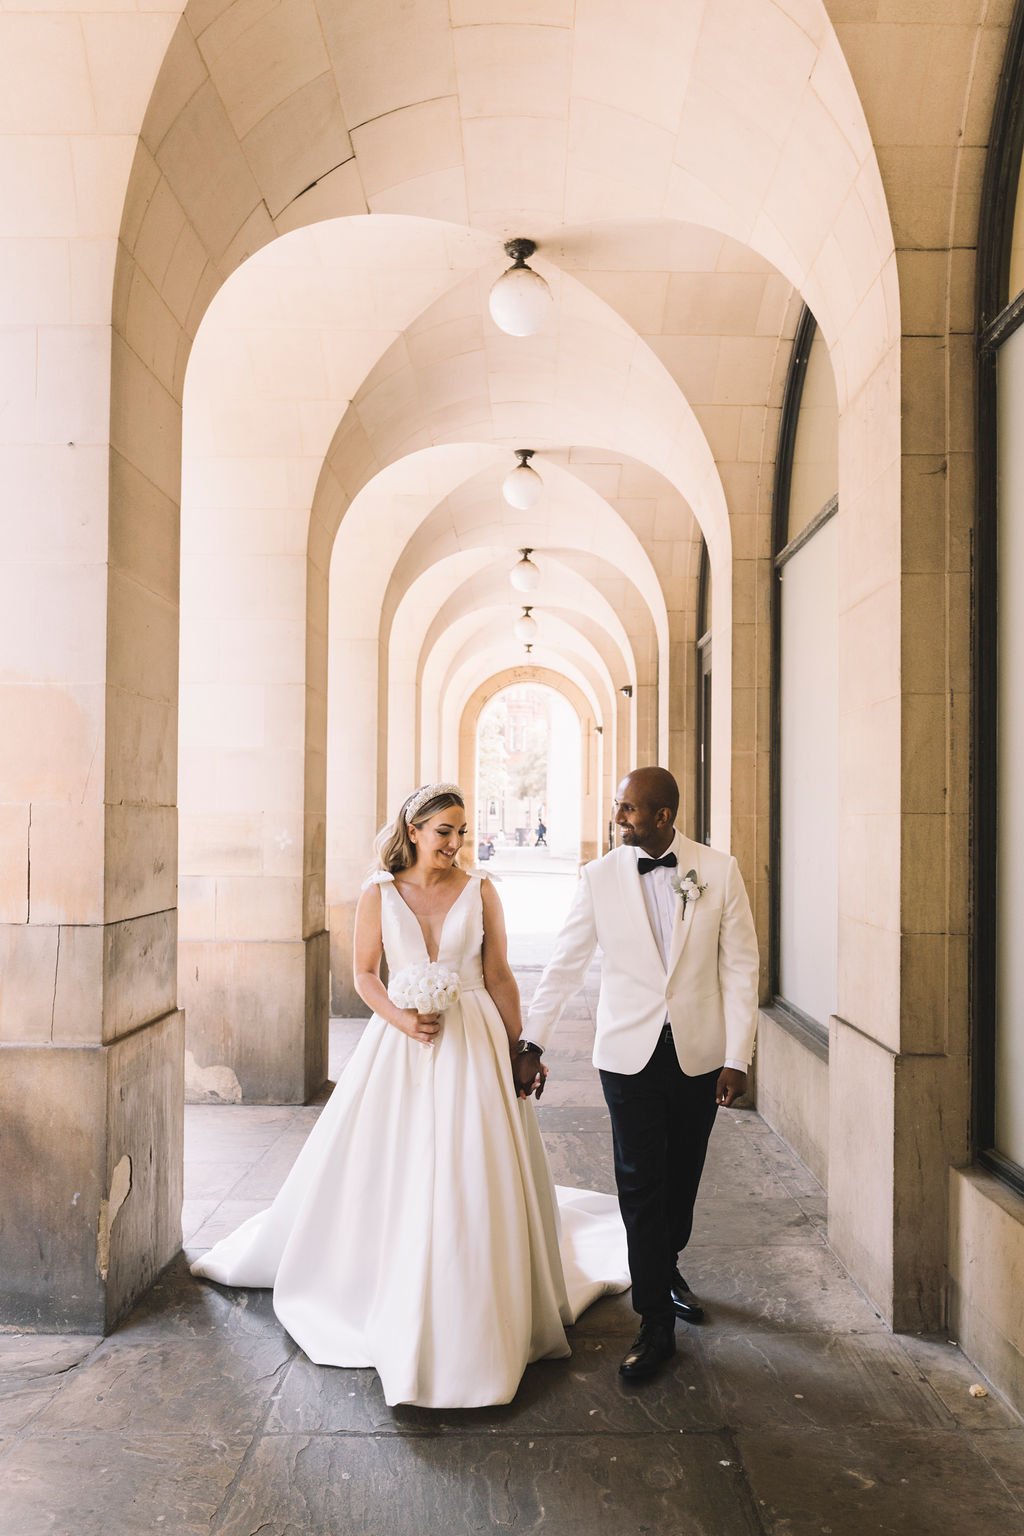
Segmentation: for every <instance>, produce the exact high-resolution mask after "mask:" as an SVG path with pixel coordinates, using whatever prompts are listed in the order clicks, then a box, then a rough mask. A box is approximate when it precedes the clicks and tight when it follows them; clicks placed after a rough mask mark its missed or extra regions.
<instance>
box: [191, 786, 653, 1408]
mask: <svg viewBox="0 0 1024 1536" xmlns="http://www.w3.org/2000/svg"><path fill="white" fill-rule="evenodd" d="M464 815H465V805H464V802H463V798H462V793H461V791H460V790H459V788H458V786H457V785H454V784H428V785H425V786H424V787H423V788H422V789H418V790H417V791H416V792H415V794H413V795H411V796H410V797H409V799H408V800H407V801H406V802H405V804H404V805H403V807H402V809H401V811H400V813H399V815H398V818H397V820H396V821H395V824H394V826H393V827H391V828H389V829H387V830H386V831H385V832H384V833H382V834H381V836H380V837H379V838H378V840H377V847H378V858H379V865H380V867H379V869H378V870H377V871H376V873H375V874H373V875H372V876H371V877H370V879H369V881H367V883H366V885H365V887H364V889H363V894H362V896H361V898H360V901H359V905H358V907H357V909H356V926H355V971H356V977H355V980H356V987H357V989H358V991H359V995H360V996H361V997H362V998H363V999H364V1001H365V1002H366V1003H368V1004H369V1006H370V1007H371V1008H372V1009H373V1017H372V1018H371V1019H370V1021H369V1023H368V1024H367V1026H366V1029H365V1031H364V1033H363V1035H362V1038H361V1040H360V1043H359V1045H358V1047H357V1049H356V1051H355V1053H354V1055H353V1057H352V1059H351V1061H350V1062H349V1065H348V1067H347V1068H346V1070H345V1071H344V1073H343V1074H342V1076H341V1079H340V1081H339V1082H338V1084H337V1086H336V1087H335V1089H334V1092H333V1094H332V1095H331V1098H330V1100H329V1101H328V1103H327V1105H326V1106H325V1108H324V1110H323V1112H322V1113H321V1115H320V1117H319V1119H318V1121H317V1123H316V1125H315V1127H314V1129H313V1130H312V1132H311V1133H310V1136H309V1139H308V1141H307V1142H306V1143H305V1145H304V1147H303V1149H302V1151H301V1153H300V1154H299V1157H298V1160H297V1162H296V1163H295V1165H294V1167H293V1168H292V1171H291V1173H290V1174H289V1175H288V1178H287V1179H286V1180H285V1182H284V1184H283V1185H282V1187H281V1190H280V1192H279V1193H278V1196H277V1198H276V1200H275V1201H274V1203H273V1205H272V1206H271V1207H270V1208H269V1210H266V1211H264V1212H262V1213H261V1214H259V1215H258V1216H254V1217H252V1218H251V1219H250V1220H249V1221H247V1222H245V1223H244V1224H243V1225H242V1226H241V1227H239V1228H238V1229H237V1231H235V1232H233V1233H232V1234H231V1235H230V1236H229V1237H226V1238H224V1239H223V1241H222V1242H219V1243H218V1244H217V1245H216V1247H215V1248H213V1249H211V1250H210V1252H209V1253H206V1254H204V1255H203V1256H202V1258H200V1259H199V1260H198V1261H197V1262H196V1263H194V1264H193V1265H192V1273H193V1274H195V1275H202V1276H205V1277H206V1278H207V1279H210V1280H217V1281H220V1282H221V1284H224V1285H239V1286H267V1287H270V1286H272V1287H273V1291H274V1310H275V1311H276V1313H277V1315H278V1317H279V1318H280V1319H281V1322H282V1323H283V1324H284V1326H285V1327H286V1328H287V1329H288V1332H289V1333H290V1334H291V1335H292V1337H293V1338H294V1339H295V1340H296V1342H297V1343H298V1344H299V1345H300V1346H301V1348H302V1349H304V1350H305V1352H306V1354H307V1355H308V1356H309V1358H310V1359H311V1360H313V1361H314V1362H315V1363H317V1364H319V1365H339V1366H372V1367H375V1368H376V1370H377V1372H378V1374H379V1376H380V1379H381V1383H382V1385H383V1389H384V1396H385V1398H386V1400H387V1402H388V1403H389V1404H391V1405H392V1406H393V1405H395V1404H398V1403H416V1404H419V1405H420V1406H422V1407H429V1408H456V1407H463V1408H471V1407H479V1406H483V1405H486V1404H496V1403H507V1402H509V1401H510V1400H511V1399H512V1397H513V1396H514V1395H515V1392H516V1389H517V1387H518V1385H519V1382H520V1380H521V1378H522V1374H523V1371H524V1370H525V1368H526V1366H527V1364H529V1362H530V1361H532V1360H540V1359H549V1358H561V1357H564V1356H566V1355H569V1354H570V1353H571V1350H570V1348H569V1344H568V1341H567V1340H566V1336H565V1326H566V1324H568V1323H571V1322H573V1321H574V1320H575V1318H576V1317H577V1316H578V1315H579V1314H580V1312H582V1311H583V1310H584V1308H585V1307H587V1306H589V1305H590V1303H591V1302H592V1301H594V1300H595V1299H596V1298H597V1297H598V1296H600V1295H603V1294H605V1293H607V1292H609V1291H621V1290H625V1289H626V1287H627V1286H628V1284H629V1277H628V1268H627V1264H626V1243H625V1234H624V1232H623V1229H622V1226H621V1222H620V1218H619V1213H618V1207H617V1203H616V1200H615V1198H614V1196H610V1195H597V1194H592V1193H589V1192H587V1191H583V1190H567V1189H561V1190H559V1191H558V1192H557V1196H558V1198H557V1201H556V1191H555V1189H554V1186H553V1184H552V1182H551V1174H550V1172H549V1169H548V1165H547V1159H546V1157H545V1153H544V1148H543V1145H542V1143H541V1139H540V1132H539V1129H538V1126H537V1121H536V1116H535V1113H534V1106H533V1103H532V1095H534V1094H535V1095H536V1097H537V1098H539V1097H540V1095H541V1092H542V1091H543V1086H544V1078H545V1076H546V1073H545V1072H544V1071H543V1069H542V1068H541V1066H540V1056H539V1053H537V1052H536V1051H535V1050H532V1049H530V1048H529V1046H528V1043H527V1042H524V1041H522V1040H521V1038H520V1036H521V1022H520V1009H519V991H518V988H517V986H516V983H515V979H514V977H513V975H512V972H511V970H510V968H509V964H508V959H507V954H506V939H505V923H504V917H503V914H502V909H501V903H500V901H499V900H498V896H497V893H496V892H495V890H494V887H493V886H492V885H491V883H490V881H489V880H488V879H487V877H486V876H485V875H478V874H470V873H467V872H466V871H464V870H462V869H460V868H459V866H458V854H459V850H460V849H461V847H462V843H463V840H464V838H465V836H466V826H465V822H464V820H463V817H464ZM382 957H384V958H386V960H387V965H388V974H389V976H390V978H391V983H390V986H391V992H392V994H395V995H398V996H399V1002H395V1001H393V1000H392V996H389V993H388V988H387V987H385V985H384V983H383V981H382V980H381V977H380V965H381V959H382ZM427 962H435V963H436V965H437V966H438V967H439V968H442V969H443V971H447V972H455V973H457V982H456V981H455V978H453V977H449V980H450V981H452V982H454V983H455V984H454V985H453V986H452V987H451V991H452V992H456V991H457V992H458V996H457V998H456V999H455V1000H454V1001H452V1002H451V1003H450V1006H448V1007H447V1008H446V1009H445V1010H444V1011H443V1012H442V1013H433V1012H418V1011H417V1009H416V1008H409V1007H405V1006H400V1005H399V1004H400V1003H401V1002H405V1001H407V1000H408V998H407V997H404V996H403V995H402V987H403V986H405V985H406V983H409V982H411V983H412V984H413V985H414V992H415V986H422V980H421V979H419V980H418V979H417V978H422V977H423V975H424V966H425V964H426V963H427ZM431 974H432V975H433V976H434V977H435V978H436V977H437V972H436V971H434V972H432V973H431ZM442 979H443V978H442ZM419 1001H420V1005H421V1006H422V998H420V1000H419Z"/></svg>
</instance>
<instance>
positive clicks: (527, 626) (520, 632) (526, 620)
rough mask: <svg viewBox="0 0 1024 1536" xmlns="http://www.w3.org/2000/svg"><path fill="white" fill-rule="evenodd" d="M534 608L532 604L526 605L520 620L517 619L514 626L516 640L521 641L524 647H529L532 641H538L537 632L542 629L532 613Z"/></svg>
mask: <svg viewBox="0 0 1024 1536" xmlns="http://www.w3.org/2000/svg"><path fill="white" fill-rule="evenodd" d="M532 607H533V604H532V603H530V604H524V606H523V611H522V613H521V614H520V615H519V617H518V619H516V621H515V623H514V624H513V626H512V630H513V633H514V634H515V637H516V639H517V640H521V641H522V642H523V644H524V645H527V644H529V643H530V642H531V641H533V640H536V638H537V631H538V629H539V628H540V626H539V625H538V623H537V620H536V619H535V618H534V616H533V614H532V613H531V611H530V610H531V608H532Z"/></svg>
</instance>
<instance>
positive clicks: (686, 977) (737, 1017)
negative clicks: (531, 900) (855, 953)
mask: <svg viewBox="0 0 1024 1536" xmlns="http://www.w3.org/2000/svg"><path fill="white" fill-rule="evenodd" d="M672 850H673V851H674V853H675V855H676V857H677V859H678V860H679V873H680V874H683V875H685V874H686V873H687V871H688V870H691V869H695V870H696V871H697V876H698V879H699V881H700V883H701V884H702V885H706V887H707V889H706V890H705V891H704V892H703V894H702V895H701V897H700V898H699V900H697V901H690V902H688V903H687V907H686V912H685V914H684V913H683V911H682V902H681V901H679V904H678V905H679V912H678V916H677V917H676V919H675V920H674V923H673V930H672V945H671V950H670V953H669V959H668V966H667V968H666V965H665V963H664V961H663V960H662V958H661V950H660V948H659V945H658V941H657V939H656V938H655V936H654V931H653V929H652V928H651V922H650V918H649V917H648V913H647V904H646V902H645V901H644V895H643V891H642V890H641V888H640V881H641V878H642V877H641V875H640V874H639V872H638V870H637V863H636V861H637V853H636V849H635V848H627V847H622V848H616V849H614V850H613V851H612V852H611V853H606V854H605V856H604V858H602V859H597V860H595V862H594V863H592V864H587V865H585V866H584V868H583V871H582V874H581V876H580V883H579V889H578V890H577V892H576V899H575V901H574V902H573V905H572V909H571V910H570V912H569V916H568V917H567V919H566V922H565V927H564V928H563V929H562V932H561V934H560V935H559V938H558V942H557V944H556V946H555V953H554V955H553V956H552V958H551V961H550V963H549V964H548V965H547V967H546V968H545V970H544V974H543V975H542V976H541V979H540V983H539V984H538V987H537V991H536V994H535V995H534V999H533V1002H532V1003H531V1004H530V1009H529V1013H528V1016H527V1022H526V1024H525V1026H524V1030H523V1033H524V1034H525V1035H526V1036H527V1037H528V1038H529V1039H530V1040H534V1041H536V1043H537V1044H538V1045H540V1046H545V1045H546V1044H547V1042H548V1039H549V1037H550V1035H551V1032H552V1030H553V1029H554V1027H555V1025H556V1024H557V1022H558V1020H559V1018H560V1016H561V1014H562V1010H563V1009H564V1008H565V1005H566V1003H567V1002H568V1001H569V999H570V998H571V997H572V996H573V994H574V993H575V992H576V991H577V990H578V988H579V987H580V985H581V983H582V981H583V978H584V976H585V975H586V972H587V969H588V967H589V965H590V962H591V960H592V959H593V957H594V951H595V949H596V948H597V947H598V946H600V949H601V991H600V994H599V997H598V1003H597V1036H596V1039H595V1041H594V1065H595V1067H603V1068H604V1069H605V1070H606V1071H609V1072H624V1073H634V1072H639V1071H640V1070H641V1068H643V1067H644V1066H646V1064H647V1062H648V1061H649V1060H650V1058H651V1055H652V1053H653V1051H654V1047H655V1045H656V1044H657V1040H658V1034H659V1031H660V1030H661V1029H662V1028H663V1026H664V1024H665V1022H666V1019H667V1020H668V1021H669V1022H670V1023H671V1025H672V1038H673V1040H674V1041H675V1047H676V1055H677V1056H678V1058H679V1065H680V1066H681V1067H682V1069H683V1071H684V1072H686V1073H687V1074H688V1075H689V1076H690V1077H695V1076H696V1075H697V1074H698V1073H701V1072H712V1071H714V1069H715V1068H716V1067H721V1066H722V1065H723V1064H724V1063H725V1061H726V1060H734V1061H749V1060H750V1055H751V1050H752V1047H753V1043H754V1030H755V1028H756V1025H757V987H758V952H757V937H756V934H755V932H754V921H753V918H752V917H751V913H750V903H749V902H748V900H747V893H746V891H745V889H744V886H743V881H742V879H741V877H740V872H739V867H738V865H737V863H736V860H735V859H734V858H732V857H731V855H729V854H727V853H718V852H716V851H715V850H714V849H712V848H706V847H705V846H704V845H703V844H702V843H694V842H691V841H690V839H689V838H688V837H683V836H682V834H681V833H679V832H677V833H676V837H675V841H674V842H673V844H672Z"/></svg>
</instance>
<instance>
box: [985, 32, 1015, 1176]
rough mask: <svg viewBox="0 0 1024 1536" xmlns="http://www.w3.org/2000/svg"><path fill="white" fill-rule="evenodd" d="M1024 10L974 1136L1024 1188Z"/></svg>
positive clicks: (995, 501)
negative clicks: (1023, 193) (1023, 163)
mask: <svg viewBox="0 0 1024 1536" xmlns="http://www.w3.org/2000/svg"><path fill="white" fill-rule="evenodd" d="M1022 147H1024V7H1021V6H1018V7H1017V10H1016V14H1015V16H1014V21H1013V26H1012V27H1011V31H1010V37H1009V41H1008V45H1007V53H1006V64H1005V66H1004V71H1003V76H1002V79H1001V81H1000V88H999V94H998V96H997V100H996V107H995V112H994V115H993V121H992V132H991V134H990V137H989V153H988V161H987V164H986V168H985V184H984V189H983V193H982V207H981V225H980V228H979V232H978V283H977V300H978V313H977V329H978V390H977V402H978V403H977V409H978V422H977V425H978V510H977V527H976V540H975V559H974V603H973V606H974V614H975V624H974V742H973V748H974V751H973V770H974V771H973V788H974V796H973V848H974V884H975V927H974V935H973V939H974V942H973V946H972V972H973V975H972V1002H973V1018H972V1025H973V1032H974V1074H973V1088H974V1120H973V1139H974V1148H975V1153H976V1156H977V1157H978V1160H979V1161H980V1162H982V1163H984V1164H985V1165H986V1166H987V1167H988V1168H989V1169H990V1170H991V1171H992V1172H994V1173H996V1174H998V1175H999V1176H1000V1177H1001V1178H1003V1179H1004V1180H1005V1181H1006V1182H1007V1183H1009V1184H1011V1185H1013V1186H1014V1187H1015V1188H1016V1189H1018V1190H1019V1191H1020V1192H1021V1193H1024V943H1022V934H1024V602H1022V601H1021V591H1022V586H1024V431H1022V421H1024V329H1022V325H1024V195H1022V190H1024V189H1022V185H1021V181H1022V177H1021V167H1022V153H1021V152H1022Z"/></svg>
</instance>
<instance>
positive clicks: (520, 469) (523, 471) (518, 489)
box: [501, 448, 544, 512]
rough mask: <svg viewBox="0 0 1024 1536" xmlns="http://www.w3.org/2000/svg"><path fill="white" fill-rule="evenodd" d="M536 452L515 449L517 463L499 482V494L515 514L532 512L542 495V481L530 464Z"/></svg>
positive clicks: (534, 450) (529, 449)
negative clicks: (513, 508) (513, 509)
mask: <svg viewBox="0 0 1024 1536" xmlns="http://www.w3.org/2000/svg"><path fill="white" fill-rule="evenodd" d="M536 451H537V450H536V449H535V448H517V449H516V458H517V459H518V460H519V463H518V464H517V465H516V467H515V469H512V470H509V472H508V474H507V475H506V476H505V478H504V480H503V481H502V482H501V494H502V495H503V496H504V498H505V500H506V501H507V502H508V504H509V506H510V507H515V509H516V511H517V512H532V510H533V508H534V507H535V506H536V505H537V503H538V501H540V498H541V497H542V496H543V494H544V481H543V480H542V479H541V477H540V475H538V473H537V471H536V470H535V469H534V468H533V467H532V466H531V464H530V460H531V459H532V458H533V455H534V454H535V453H536Z"/></svg>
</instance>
